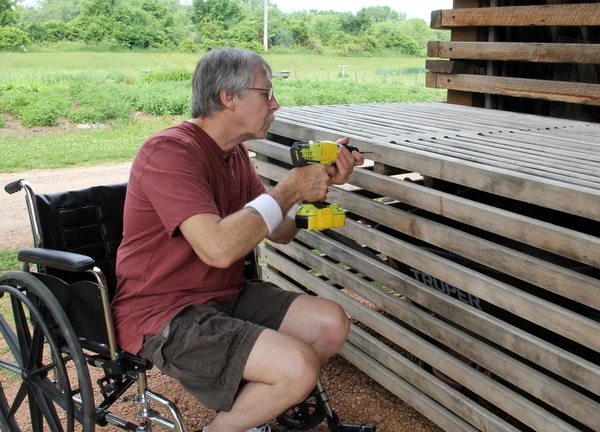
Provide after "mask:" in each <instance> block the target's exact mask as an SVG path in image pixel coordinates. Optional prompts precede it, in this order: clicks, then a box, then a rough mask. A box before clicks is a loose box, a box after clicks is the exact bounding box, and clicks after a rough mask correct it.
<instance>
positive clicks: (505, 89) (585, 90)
mask: <svg viewBox="0 0 600 432" xmlns="http://www.w3.org/2000/svg"><path fill="white" fill-rule="evenodd" d="M429 73H432V72H429ZM436 79H437V88H443V89H452V90H461V91H467V92H476V93H490V94H498V95H504V96H513V97H523V98H530V99H542V100H549V101H560V102H568V103H578V104H584V105H600V85H599V84H586V83H573V82H564V81H549V80H540V79H526V78H511V77H501V76H483V75H465V74H456V75H449V74H448V75H445V74H438V75H437V77H436ZM432 80H433V78H430V82H432Z"/></svg>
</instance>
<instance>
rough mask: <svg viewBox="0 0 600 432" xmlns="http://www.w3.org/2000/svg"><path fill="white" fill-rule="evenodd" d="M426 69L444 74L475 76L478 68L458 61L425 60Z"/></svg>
mask: <svg viewBox="0 0 600 432" xmlns="http://www.w3.org/2000/svg"><path fill="white" fill-rule="evenodd" d="M425 69H427V70H428V71H429V72H436V73H442V74H474V73H477V67H476V66H475V64H473V63H467V62H461V61H456V60H425Z"/></svg>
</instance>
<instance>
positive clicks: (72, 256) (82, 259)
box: [18, 248, 94, 272]
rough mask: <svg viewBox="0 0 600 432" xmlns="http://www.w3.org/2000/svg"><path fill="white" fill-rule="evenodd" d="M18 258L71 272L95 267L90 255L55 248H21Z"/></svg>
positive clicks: (22, 260)
mask: <svg viewBox="0 0 600 432" xmlns="http://www.w3.org/2000/svg"><path fill="white" fill-rule="evenodd" d="M18 259H19V261H21V262H25V263H29V264H37V265H41V266H44V267H50V268H55V269H59V270H66V271H70V272H81V271H86V270H90V269H92V268H93V267H94V260H93V259H92V258H90V257H88V256H85V255H81V254H76V253H72V252H63V251H58V250H53V249H42V248H26V249H21V251H19V256H18Z"/></svg>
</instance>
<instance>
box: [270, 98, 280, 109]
mask: <svg viewBox="0 0 600 432" xmlns="http://www.w3.org/2000/svg"><path fill="white" fill-rule="evenodd" d="M279 107H280V105H279V102H278V101H277V98H276V97H275V95H273V97H272V98H271V111H273V112H275V111H277V110H278V109H279Z"/></svg>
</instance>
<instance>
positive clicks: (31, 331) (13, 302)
mask: <svg viewBox="0 0 600 432" xmlns="http://www.w3.org/2000/svg"><path fill="white" fill-rule="evenodd" d="M126 188H127V184H126V183H123V184H116V185H107V186H95V187H91V188H87V189H83V190H77V191H69V192H63V193H55V194H38V195H36V194H35V193H34V191H33V189H32V187H31V185H29V184H28V183H27V182H26V181H24V180H17V181H15V182H12V183H9V184H8V185H6V186H5V190H6V192H8V193H9V194H13V193H16V192H19V191H21V190H24V191H25V194H26V197H25V199H26V203H27V210H28V213H29V219H30V222H31V228H32V234H33V244H34V247H32V248H26V249H22V250H21V251H20V252H19V253H18V260H19V261H20V262H22V263H23V269H22V270H21V271H11V272H7V273H4V274H2V275H0V333H1V335H2V338H3V341H2V342H1V346H0V429H2V430H3V431H5V432H17V431H18V432H20V431H21V430H22V428H24V427H25V426H28V422H29V421H30V424H31V429H32V430H33V431H34V432H41V431H43V430H44V431H45V430H50V431H53V432H54V431H58V432H63V431H68V432H70V431H74V430H76V427H77V430H83V431H85V432H92V431H94V430H95V428H96V426H99V427H104V426H108V425H112V426H114V427H117V428H119V429H123V430H126V431H137V432H142V431H152V430H156V429H160V430H163V429H166V430H170V431H176V432H183V431H184V430H185V428H184V424H183V419H182V416H181V414H180V412H179V411H178V409H177V407H176V406H175V404H173V403H172V402H171V401H169V400H168V399H167V398H165V397H164V396H162V395H161V394H159V393H156V392H153V391H151V390H150V389H149V388H148V385H147V375H146V372H147V371H148V370H150V369H151V368H152V364H151V363H150V362H149V361H148V360H146V359H144V358H142V357H139V356H137V355H133V354H131V353H128V352H125V351H123V350H121V349H119V347H118V346H117V344H116V337H115V331H114V328H113V322H112V317H111V312H110V300H111V297H112V295H113V294H114V291H115V287H116V275H115V263H116V253H117V249H118V247H119V245H120V243H121V240H122V231H123V220H122V219H123V206H124V202H125V192H126ZM245 275H246V278H249V279H252V278H255V277H256V275H257V268H256V262H255V260H254V253H253V252H252V253H251V254H250V255H249V257H248V258H247V260H246V270H245ZM90 370H93V371H94V372H95V375H94V376H95V377H96V376H100V378H97V379H96V380H95V384H96V386H93V385H92V377H91V375H90ZM132 386H134V387H133V390H134V391H135V394H134V395H133V396H128V397H124V395H125V393H126V392H127V391H128V390H129V389H130V388H131V387H132ZM118 401H120V402H121V403H122V402H128V401H129V402H133V404H134V406H135V407H136V408H135V410H134V411H135V414H134V415H133V417H134V418H133V419H130V420H127V419H123V418H121V417H119V416H118V415H116V414H114V413H112V412H111V411H110V409H111V407H112V406H113V404H115V402H118ZM155 408H158V409H159V410H160V412H159V411H158V410H156V409H155ZM325 419H327V422H328V425H329V429H330V430H331V431H333V432H338V431H364V432H367V431H374V430H375V428H374V427H373V426H364V425H342V424H340V423H339V419H338V418H337V415H336V414H335V412H334V411H333V410H332V409H331V406H330V405H329V402H328V399H327V395H326V392H325V390H324V388H323V386H322V385H321V383H320V381H319V383H318V384H317V387H316V388H315V390H314V391H313V392H312V393H311V394H310V395H309V396H308V397H307V399H306V400H305V401H304V402H302V403H300V404H298V405H296V406H294V407H291V408H290V409H289V410H288V411H287V412H286V413H284V414H282V415H281V416H280V417H278V419H277V420H278V422H279V423H280V424H282V425H283V426H285V427H287V428H289V429H297V430H308V429H312V428H314V427H315V426H317V425H319V424H320V423H321V422H323V421H324V420H325ZM77 423H79V424H80V426H77Z"/></svg>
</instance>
